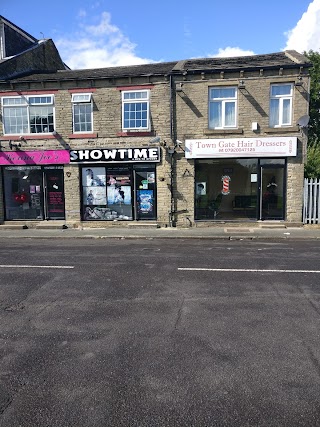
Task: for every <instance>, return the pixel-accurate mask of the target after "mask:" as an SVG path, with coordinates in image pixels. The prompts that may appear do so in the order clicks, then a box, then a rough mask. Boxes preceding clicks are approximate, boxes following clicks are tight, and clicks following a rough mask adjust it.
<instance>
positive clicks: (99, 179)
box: [82, 168, 106, 187]
mask: <svg viewBox="0 0 320 427" xmlns="http://www.w3.org/2000/svg"><path fill="white" fill-rule="evenodd" d="M82 185H83V186H84V187H105V186H106V172H105V168H88V169H82Z"/></svg>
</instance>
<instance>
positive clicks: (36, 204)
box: [4, 166, 43, 221]
mask: <svg viewBox="0 0 320 427" xmlns="http://www.w3.org/2000/svg"><path fill="white" fill-rule="evenodd" d="M4 201H5V218H6V220H9V221H11V220H26V219H43V180H42V171H41V167H40V166H7V167H5V168H4Z"/></svg>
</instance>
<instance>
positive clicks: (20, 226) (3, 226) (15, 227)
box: [0, 224, 28, 230]
mask: <svg viewBox="0 0 320 427" xmlns="http://www.w3.org/2000/svg"><path fill="white" fill-rule="evenodd" d="M27 228H28V226H27V225H26V224H1V225H0V230H25V229H27Z"/></svg>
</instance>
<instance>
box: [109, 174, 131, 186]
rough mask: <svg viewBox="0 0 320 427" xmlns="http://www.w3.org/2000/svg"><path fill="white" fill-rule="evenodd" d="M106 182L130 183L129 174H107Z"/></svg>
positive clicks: (115, 183) (116, 183) (110, 183)
mask: <svg viewBox="0 0 320 427" xmlns="http://www.w3.org/2000/svg"><path fill="white" fill-rule="evenodd" d="M107 183H108V185H130V184H131V182H130V176H129V175H126V174H122V175H119V174H110V175H109V174H108V175H107Z"/></svg>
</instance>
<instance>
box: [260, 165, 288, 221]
mask: <svg viewBox="0 0 320 427" xmlns="http://www.w3.org/2000/svg"><path fill="white" fill-rule="evenodd" d="M284 173H285V167H284V165H262V166H261V168H260V219H262V220H269V219H270V220H272V219H274V220H283V219H284V208H285V184H284V183H285V176H284Z"/></svg>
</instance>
